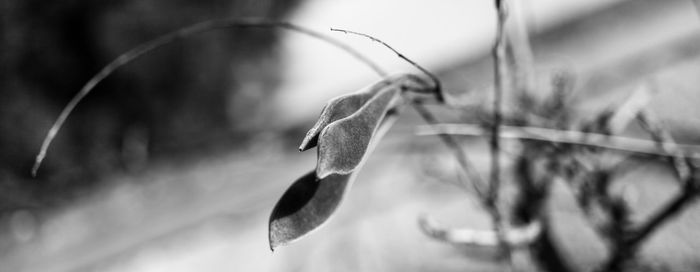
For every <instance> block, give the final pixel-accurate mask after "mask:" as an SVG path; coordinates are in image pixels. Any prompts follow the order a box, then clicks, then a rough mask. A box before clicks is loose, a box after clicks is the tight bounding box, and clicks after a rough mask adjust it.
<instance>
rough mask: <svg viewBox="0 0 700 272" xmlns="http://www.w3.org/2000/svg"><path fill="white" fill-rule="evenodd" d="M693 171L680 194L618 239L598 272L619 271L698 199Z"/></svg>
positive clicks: (695, 169)
mask: <svg viewBox="0 0 700 272" xmlns="http://www.w3.org/2000/svg"><path fill="white" fill-rule="evenodd" d="M688 164H689V165H692V164H690V163H688ZM695 171H697V168H695V167H694V166H693V167H691V170H690V172H691V173H690V175H689V177H688V180H686V181H685V182H684V184H685V186H683V188H682V191H681V192H679V193H678V194H677V195H676V196H675V197H674V198H673V199H672V200H670V201H668V202H667V203H666V205H664V206H663V207H662V208H660V209H659V210H658V211H656V212H655V213H654V214H653V215H652V216H651V217H650V218H649V219H648V220H647V221H645V222H644V223H643V224H641V225H640V227H637V228H636V230H635V231H632V232H631V233H629V236H627V237H623V239H620V242H619V243H618V244H616V245H615V247H616V248H614V250H615V252H614V254H613V255H612V256H611V257H610V258H609V259H608V260H607V261H606V262H605V264H604V265H603V266H602V269H601V270H600V271H606V272H607V271H610V272H612V271H621V270H622V269H623V268H624V267H625V265H626V264H627V263H628V262H629V261H630V260H631V259H632V258H634V257H635V256H636V255H637V253H638V251H639V247H640V246H641V245H642V243H643V242H644V241H645V240H646V239H647V238H649V236H651V234H653V233H654V232H655V231H656V230H657V229H659V227H660V226H661V225H663V224H664V223H666V222H668V220H669V219H671V218H673V217H675V216H678V215H679V214H680V213H681V212H682V211H684V210H685V208H687V207H688V206H689V205H690V204H692V203H694V202H695V201H696V200H697V199H698V196H699V194H698V193H700V187H699V186H698V180H697V179H696V178H695V177H694V176H693V175H695Z"/></svg>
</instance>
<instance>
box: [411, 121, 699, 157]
mask: <svg viewBox="0 0 700 272" xmlns="http://www.w3.org/2000/svg"><path fill="white" fill-rule="evenodd" d="M500 132H501V134H500V135H499V136H500V138H502V139H524V140H534V141H543V142H552V143H563V144H574V145H586V146H594V147H601V148H605V149H613V150H619V151H624V152H633V153H640V154H646V155H654V156H668V157H673V156H678V155H679V153H678V152H679V151H681V150H683V151H685V152H686V153H687V154H683V153H680V156H682V157H684V158H693V159H700V155H699V154H697V153H699V152H700V146H698V145H684V144H672V143H670V142H661V143H658V142H655V141H650V140H645V139H637V138H630V137H624V136H612V135H606V134H600V133H590V132H581V131H574V130H559V129H550V128H541V127H521V126H501V130H500ZM488 133H489V131H486V130H484V129H483V128H481V127H480V126H478V125H474V124H437V125H432V126H428V127H424V126H419V127H418V128H417V134H418V135H434V134H451V135H465V136H484V135H485V134H488ZM660 145H664V146H665V148H663V149H662V148H660Z"/></svg>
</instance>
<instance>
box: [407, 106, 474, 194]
mask: <svg viewBox="0 0 700 272" xmlns="http://www.w3.org/2000/svg"><path fill="white" fill-rule="evenodd" d="M412 105H413V108H414V109H415V110H416V112H418V114H419V115H420V116H421V118H423V120H425V121H426V122H427V123H428V124H430V125H431V126H432V125H435V124H438V123H439V122H438V120H437V119H436V118H435V116H433V114H432V113H430V111H429V110H428V109H427V108H425V106H423V105H422V104H420V103H413V104H412ZM437 135H438V136H439V138H440V140H442V142H443V143H444V144H445V145H446V146H447V148H448V149H450V150H452V152H453V153H454V156H455V158H456V159H457V163H459V165H460V169H462V171H464V174H465V175H466V176H467V178H469V180H470V181H471V186H472V188H473V189H474V192H475V193H476V194H477V196H478V197H479V198H480V199H483V197H484V192H483V190H482V189H481V188H480V185H479V184H484V183H483V178H482V177H481V175H480V174H479V172H478V171H477V170H476V168H475V167H474V165H473V164H472V163H471V162H470V161H469V158H468V157H467V154H466V153H465V152H464V150H463V149H462V147H461V146H460V145H459V143H458V142H457V139H455V138H454V137H453V136H452V135H448V134H437ZM464 186H465V187H466V186H468V185H466V184H464Z"/></svg>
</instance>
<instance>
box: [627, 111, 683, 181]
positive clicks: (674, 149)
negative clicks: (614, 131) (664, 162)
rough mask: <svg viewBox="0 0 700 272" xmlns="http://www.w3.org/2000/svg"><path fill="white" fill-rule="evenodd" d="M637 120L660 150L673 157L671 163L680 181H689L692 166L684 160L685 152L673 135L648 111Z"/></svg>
mask: <svg viewBox="0 0 700 272" xmlns="http://www.w3.org/2000/svg"><path fill="white" fill-rule="evenodd" d="M637 120H638V121H639V123H640V124H641V127H642V128H643V129H644V130H646V131H647V132H648V133H649V134H650V135H651V138H652V139H653V140H654V141H655V142H656V143H657V146H658V147H659V149H661V150H663V151H664V152H665V153H667V154H669V155H672V157H671V162H672V163H673V165H674V168H675V170H676V174H677V175H678V180H680V181H685V180H687V179H688V177H689V175H690V166H689V165H688V162H687V161H686V160H685V159H684V156H683V151H682V150H681V149H679V148H678V146H677V144H676V142H675V141H674V140H673V136H671V133H669V132H668V131H667V130H665V129H663V128H662V127H661V126H660V125H659V121H657V120H656V118H655V117H654V116H653V115H652V114H651V113H649V112H647V111H641V112H639V114H638V115H637Z"/></svg>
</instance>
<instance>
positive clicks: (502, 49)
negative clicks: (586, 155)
mask: <svg viewBox="0 0 700 272" xmlns="http://www.w3.org/2000/svg"><path fill="white" fill-rule="evenodd" d="M494 2H495V4H496V9H497V12H498V23H497V30H496V43H495V44H494V47H493V52H492V53H493V61H494V89H493V90H494V93H493V94H494V95H493V109H492V115H493V123H492V124H491V141H490V142H491V175H490V176H491V177H490V182H489V190H488V193H487V195H486V199H484V202H485V205H486V206H487V210H488V212H489V213H490V214H491V217H492V220H493V228H494V231H495V232H496V235H497V237H498V241H499V245H500V247H501V249H502V250H503V253H504V255H505V257H506V259H507V260H508V262H509V263H510V262H511V256H510V254H511V252H510V250H511V249H510V246H509V245H508V244H507V243H506V242H505V238H506V237H504V235H505V232H504V228H503V219H502V216H501V213H500V212H499V211H498V207H497V203H498V197H499V190H500V186H501V162H500V157H501V156H500V148H501V146H500V132H501V122H502V120H501V119H502V116H501V114H502V113H501V107H502V104H503V92H504V84H503V81H504V80H505V79H506V78H507V77H508V75H507V71H506V69H507V66H506V65H507V59H506V57H507V56H506V49H507V48H506V47H507V41H506V31H505V24H506V20H507V18H508V13H507V8H508V7H507V1H506V0H495V1H494Z"/></svg>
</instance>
